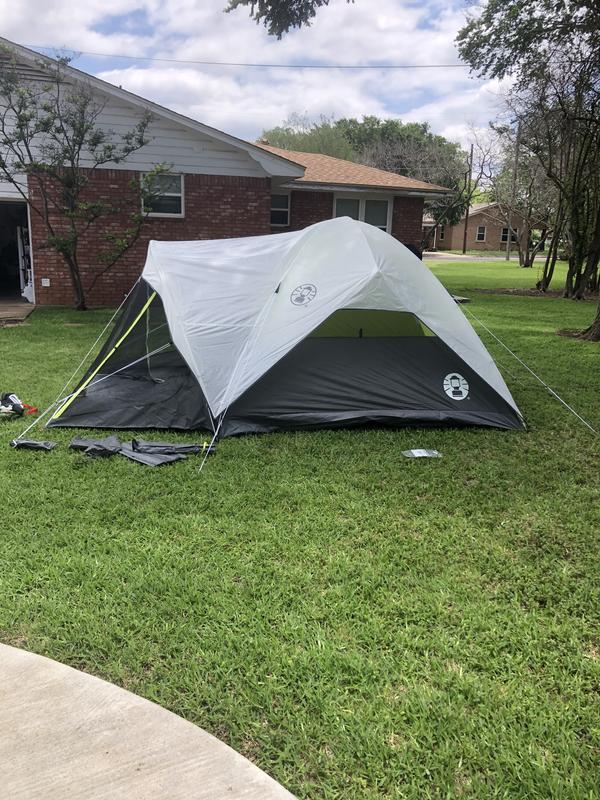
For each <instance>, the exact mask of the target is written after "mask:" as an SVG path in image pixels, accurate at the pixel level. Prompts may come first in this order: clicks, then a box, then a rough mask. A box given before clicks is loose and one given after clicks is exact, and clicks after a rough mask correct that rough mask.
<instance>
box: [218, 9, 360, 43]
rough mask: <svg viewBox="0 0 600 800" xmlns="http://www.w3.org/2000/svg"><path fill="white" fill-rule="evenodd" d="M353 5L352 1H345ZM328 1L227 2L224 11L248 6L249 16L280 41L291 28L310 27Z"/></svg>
mask: <svg viewBox="0 0 600 800" xmlns="http://www.w3.org/2000/svg"><path fill="white" fill-rule="evenodd" d="M346 2H348V3H353V2H354V0H346ZM328 5H329V0H229V4H228V5H227V7H226V8H225V11H227V12H229V11H235V9H236V8H239V7H240V6H246V7H247V6H250V16H251V17H252V18H253V19H255V20H256V22H257V23H261V22H262V23H263V25H264V26H265V28H266V29H267V31H268V32H269V34H270V35H271V36H276V37H277V38H278V39H281V37H282V36H283V34H284V33H288V32H289V31H290V30H291V29H292V28H302V27H303V26H305V25H310V24H311V21H312V20H313V19H314V17H315V16H316V13H317V10H318V9H319V8H321V7H322V6H328Z"/></svg>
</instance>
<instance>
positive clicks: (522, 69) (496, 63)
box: [457, 0, 600, 340]
mask: <svg viewBox="0 0 600 800" xmlns="http://www.w3.org/2000/svg"><path fill="white" fill-rule="evenodd" d="M599 12H600V4H599V2H598V0H568V2H567V1H566V0H508V1H507V0H488V2H487V3H486V5H485V6H484V7H483V9H482V10H481V13H480V14H479V15H478V16H475V17H473V18H472V19H470V20H469V21H468V22H467V24H466V25H465V27H464V28H463V29H462V30H461V31H460V32H459V34H458V38H457V42H458V47H459V52H460V54H461V56H462V58H463V59H464V60H465V61H466V62H467V63H468V64H470V66H471V67H472V68H473V69H474V70H475V71H477V72H478V73H479V74H480V75H487V76H490V77H496V78H502V77H504V76H505V75H509V74H510V75H512V76H513V88H512V89H511V92H510V98H509V102H510V106H511V109H512V110H513V112H514V114H515V116H516V117H517V118H518V119H519V120H520V122H521V126H522V132H523V141H524V143H525V144H526V146H527V147H528V149H529V150H530V152H531V153H533V154H534V155H535V157H536V158H537V159H538V160H539V162H540V164H541V165H542V166H543V168H544V170H545V173H546V175H547V176H548V178H549V179H550V180H551V181H552V183H553V184H554V186H555V187H556V190H557V191H558V194H559V199H560V207H561V214H562V215H564V237H565V239H566V240H567V243H568V247H569V270H568V277H567V282H566V286H565V295H566V296H567V297H573V298H575V299H580V298H581V297H583V294H584V292H585V291H586V290H588V289H590V288H592V289H594V288H595V289H597V288H598V283H599V278H598V265H599V263H600V179H599V177H598V174H599V172H600V26H598V24H597V20H598V14H599ZM582 335H583V336H585V337H586V338H593V339H596V340H600V307H599V309H598V315H597V318H596V320H595V322H594V323H593V324H592V325H591V326H590V328H588V329H587V330H586V331H584V332H583V334H582Z"/></svg>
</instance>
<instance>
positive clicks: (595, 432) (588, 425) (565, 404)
mask: <svg viewBox="0 0 600 800" xmlns="http://www.w3.org/2000/svg"><path fill="white" fill-rule="evenodd" d="M465 310H466V311H467V312H468V313H469V314H470V316H471V317H473V319H474V320H475V321H476V322H478V323H479V324H480V325H481V327H482V328H483V329H484V330H485V331H487V332H488V333H489V334H490V336H491V337H493V338H494V339H495V340H496V341H497V342H498V344H500V345H501V346H502V347H503V348H504V349H505V350H506V351H507V352H508V353H510V355H511V356H512V357H513V358H514V359H516V361H518V362H519V364H521V366H523V367H525V369H526V370H527V372H530V373H531V374H532V375H533V377H534V378H535V379H536V380H537V381H538V382H539V383H540V384H541V385H542V386H543V387H544V389H547V391H548V392H549V393H550V394H551V395H552V396H553V397H555V398H556V399H557V400H558V402H559V403H562V405H563V406H564V407H565V408H566V409H567V410H568V411H570V412H571V414H573V415H574V416H575V417H577V419H578V420H580V421H581V422H583V424H584V425H585V426H586V428H589V429H590V430H591V432H592V433H594V434H595V435H596V436H598V431H597V430H596V429H595V428H593V427H592V426H591V425H590V423H589V422H588V421H587V420H586V419H584V418H583V417H582V416H581V414H578V413H577V411H575V409H574V408H573V407H572V406H570V405H569V404H568V403H567V402H566V400H563V399H562V397H561V396H560V395H559V394H558V392H555V391H554V389H553V388H552V387H551V386H549V385H548V384H547V383H546V381H545V380H544V379H543V378H541V377H540V376H539V375H538V374H537V373H536V372H534V371H533V370H532V369H531V367H530V366H529V365H528V364H526V363H525V362H524V361H523V359H522V358H520V357H519V356H518V355H517V354H516V353H515V352H513V351H512V350H511V349H510V347H509V346H508V345H506V344H504V342H503V341H502V339H500V338H499V337H498V336H496V334H495V333H494V332H493V331H491V330H490V329H489V328H488V327H487V325H485V324H484V323H483V322H482V321H481V320H480V319H479V317H477V316H475V314H474V313H473V312H472V311H471V310H470V309H469V308H467V309H465Z"/></svg>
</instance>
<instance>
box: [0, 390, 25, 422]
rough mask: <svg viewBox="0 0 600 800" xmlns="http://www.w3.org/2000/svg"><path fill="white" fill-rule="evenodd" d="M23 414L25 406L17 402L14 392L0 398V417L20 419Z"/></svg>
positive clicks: (6, 393) (19, 401)
mask: <svg viewBox="0 0 600 800" xmlns="http://www.w3.org/2000/svg"><path fill="white" fill-rule="evenodd" d="M24 413H25V404H24V403H22V402H21V400H19V398H18V397H17V395H16V394H15V393H14V392H5V393H4V394H3V395H2V397H0V415H2V416H7V417H13V416H16V417H22V416H23V414H24Z"/></svg>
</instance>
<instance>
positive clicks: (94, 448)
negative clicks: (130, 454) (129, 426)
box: [69, 436, 122, 458]
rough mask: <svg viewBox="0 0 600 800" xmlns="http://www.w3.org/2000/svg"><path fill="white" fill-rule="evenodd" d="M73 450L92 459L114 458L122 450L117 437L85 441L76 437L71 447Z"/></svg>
mask: <svg viewBox="0 0 600 800" xmlns="http://www.w3.org/2000/svg"><path fill="white" fill-rule="evenodd" d="M69 447H70V448H71V450H79V451H81V452H83V454H84V455H86V456H89V457H90V458H107V457H109V456H114V455H116V453H119V452H120V450H121V447H122V445H121V442H120V441H119V439H117V437H116V436H106V437H105V438H104V439H85V438H83V437H82V436H76V437H75V438H74V439H73V440H72V441H71V444H70V445H69Z"/></svg>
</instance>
